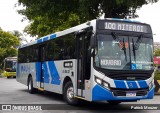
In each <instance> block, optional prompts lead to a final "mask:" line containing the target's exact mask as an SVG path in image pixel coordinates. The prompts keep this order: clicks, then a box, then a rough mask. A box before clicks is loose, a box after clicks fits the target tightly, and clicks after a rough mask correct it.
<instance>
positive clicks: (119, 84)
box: [114, 80, 126, 89]
mask: <svg viewBox="0 0 160 113" xmlns="http://www.w3.org/2000/svg"><path fill="white" fill-rule="evenodd" d="M114 83H115V85H116V88H122V89H126V85H125V83H124V81H122V80H114Z"/></svg>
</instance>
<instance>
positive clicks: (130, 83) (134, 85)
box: [127, 81, 138, 89]
mask: <svg viewBox="0 0 160 113" xmlns="http://www.w3.org/2000/svg"><path fill="white" fill-rule="evenodd" d="M127 85H128V87H129V89H136V88H138V86H137V84H136V82H135V81H127Z"/></svg>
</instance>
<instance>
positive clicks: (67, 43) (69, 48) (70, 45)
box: [64, 34, 75, 59]
mask: <svg viewBox="0 0 160 113" xmlns="http://www.w3.org/2000/svg"><path fill="white" fill-rule="evenodd" d="M73 58H75V37H74V35H73V34H69V35H66V36H65V37H64V59H73Z"/></svg>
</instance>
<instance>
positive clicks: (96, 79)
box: [95, 77, 102, 85]
mask: <svg viewBox="0 0 160 113" xmlns="http://www.w3.org/2000/svg"><path fill="white" fill-rule="evenodd" d="M95 81H96V83H98V84H99V85H101V84H102V80H101V79H100V78H98V77H95Z"/></svg>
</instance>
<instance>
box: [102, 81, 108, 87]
mask: <svg viewBox="0 0 160 113" xmlns="http://www.w3.org/2000/svg"><path fill="white" fill-rule="evenodd" d="M102 85H103V87H105V88H107V89H109V84H108V83H107V82H105V81H103V82H102Z"/></svg>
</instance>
